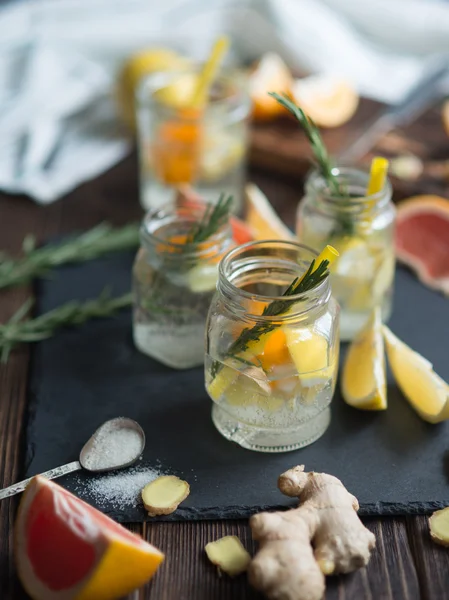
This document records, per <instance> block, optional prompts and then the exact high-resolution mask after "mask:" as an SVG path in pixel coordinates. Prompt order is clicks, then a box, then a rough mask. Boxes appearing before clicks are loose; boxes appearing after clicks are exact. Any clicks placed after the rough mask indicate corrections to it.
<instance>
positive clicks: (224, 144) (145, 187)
mask: <svg viewBox="0 0 449 600" xmlns="http://www.w3.org/2000/svg"><path fill="white" fill-rule="evenodd" d="M201 68H202V65H199V64H197V65H193V66H192V67H191V68H189V69H186V70H185V71H171V72H166V73H156V74H153V75H151V76H149V77H148V78H146V79H145V80H144V81H143V83H142V85H141V86H140V88H139V90H138V92H137V122H138V150H139V163H140V198H141V204H142V206H143V208H144V209H145V210H149V209H155V208H159V207H160V206H162V205H164V204H166V203H167V202H169V201H171V200H172V198H173V194H174V190H175V189H176V188H177V187H178V186H181V185H185V184H189V185H191V186H193V187H194V188H195V189H196V190H197V191H198V192H199V194H200V195H201V196H202V197H203V198H205V199H206V200H208V201H210V202H214V201H216V199H217V198H218V196H219V193H220V192H221V191H222V190H226V192H227V193H228V194H230V195H232V196H233V198H234V210H235V212H238V210H239V208H240V206H241V202H242V194H243V185H244V178H245V158H246V151H247V145H248V117H249V113H250V110H251V101H250V97H249V94H248V90H247V83H246V78H245V77H244V76H243V74H242V73H240V72H237V71H231V70H223V71H222V72H221V74H219V76H218V77H217V79H216V81H215V82H214V84H213V86H212V89H211V91H210V97H209V99H208V103H207V105H206V108H205V109H204V110H195V109H189V108H186V107H184V108H183V107H182V103H183V102H184V103H186V102H187V101H188V98H189V95H192V93H193V91H194V84H195V81H197V79H196V77H197V76H198V73H199V71H200V69H201Z"/></svg>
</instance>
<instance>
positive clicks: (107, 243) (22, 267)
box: [0, 223, 139, 289]
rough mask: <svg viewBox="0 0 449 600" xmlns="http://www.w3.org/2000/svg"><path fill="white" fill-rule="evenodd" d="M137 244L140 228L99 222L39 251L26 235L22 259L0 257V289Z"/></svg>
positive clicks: (33, 241) (131, 225)
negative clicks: (60, 267)
mask: <svg viewBox="0 0 449 600" xmlns="http://www.w3.org/2000/svg"><path fill="white" fill-rule="evenodd" d="M138 244H139V226H138V225H137V224H135V223H132V224H130V225H125V226H124V227H121V228H118V229H114V228H113V227H111V226H110V225H108V224H107V223H102V224H101V225H98V226H97V227H94V228H93V229H91V230H90V231H87V232H86V233H83V234H81V235H79V236H77V237H73V238H71V239H69V240H67V241H64V242H61V243H59V244H52V245H48V246H43V247H41V248H36V243H35V240H34V238H33V237H32V236H27V237H26V238H25V240H24V242H23V251H24V256H23V257H22V258H18V259H14V258H10V257H9V256H5V255H3V256H0V289H1V288H7V287H11V286H13V285H23V284H26V283H29V282H30V281H32V280H33V279H34V278H35V277H41V276H42V275H45V274H46V273H48V271H49V270H50V269H51V268H52V267H57V266H59V265H63V264H66V263H72V262H85V261H88V260H92V259H93V258H98V257H99V256H103V255H105V254H108V253H109V252H119V251H121V250H128V249H130V248H136V247H137V246H138Z"/></svg>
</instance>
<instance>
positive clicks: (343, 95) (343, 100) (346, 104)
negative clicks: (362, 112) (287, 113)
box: [293, 74, 359, 127]
mask: <svg viewBox="0 0 449 600" xmlns="http://www.w3.org/2000/svg"><path fill="white" fill-rule="evenodd" d="M293 98H294V100H295V102H296V103H297V104H299V106H301V108H302V109H303V110H304V112H305V113H306V114H307V115H308V116H309V117H310V118H311V119H312V120H313V121H314V122H315V123H316V124H317V125H319V126H321V127H338V126H339V125H343V123H346V121H349V119H350V118H351V117H352V116H353V114H354V113H355V111H356V110H357V106H358V104H359V96H358V94H357V92H356V91H355V89H354V88H353V87H352V86H351V84H350V83H348V82H347V81H344V80H343V79H338V78H335V77H332V76H331V75H326V74H323V75H311V76H310V77H304V78H303V79H297V80H296V81H295V83H294V86H293Z"/></svg>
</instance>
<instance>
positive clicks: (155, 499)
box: [142, 475, 190, 517]
mask: <svg viewBox="0 0 449 600" xmlns="http://www.w3.org/2000/svg"><path fill="white" fill-rule="evenodd" d="M189 494H190V486H189V484H188V483H187V481H183V480H182V479H179V477H175V476H174V475H162V476H161V477H158V478H157V479H155V480H154V481H152V482H151V483H148V484H147V485H146V486H145V487H144V488H143V490H142V500H143V503H144V505H145V508H146V509H147V511H148V514H149V515H150V517H155V516H157V515H169V514H171V513H172V512H175V510H176V509H177V508H178V506H179V505H180V504H181V502H183V500H185V499H186V498H187V496H188V495H189Z"/></svg>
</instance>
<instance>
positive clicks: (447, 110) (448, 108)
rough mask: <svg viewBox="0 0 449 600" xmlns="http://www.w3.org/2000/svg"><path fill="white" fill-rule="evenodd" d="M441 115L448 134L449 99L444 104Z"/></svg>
mask: <svg viewBox="0 0 449 600" xmlns="http://www.w3.org/2000/svg"><path fill="white" fill-rule="evenodd" d="M441 116H442V118H443V125H444V129H445V130H446V133H447V135H449V100H446V102H445V103H444V104H443V108H442V109H441Z"/></svg>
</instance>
